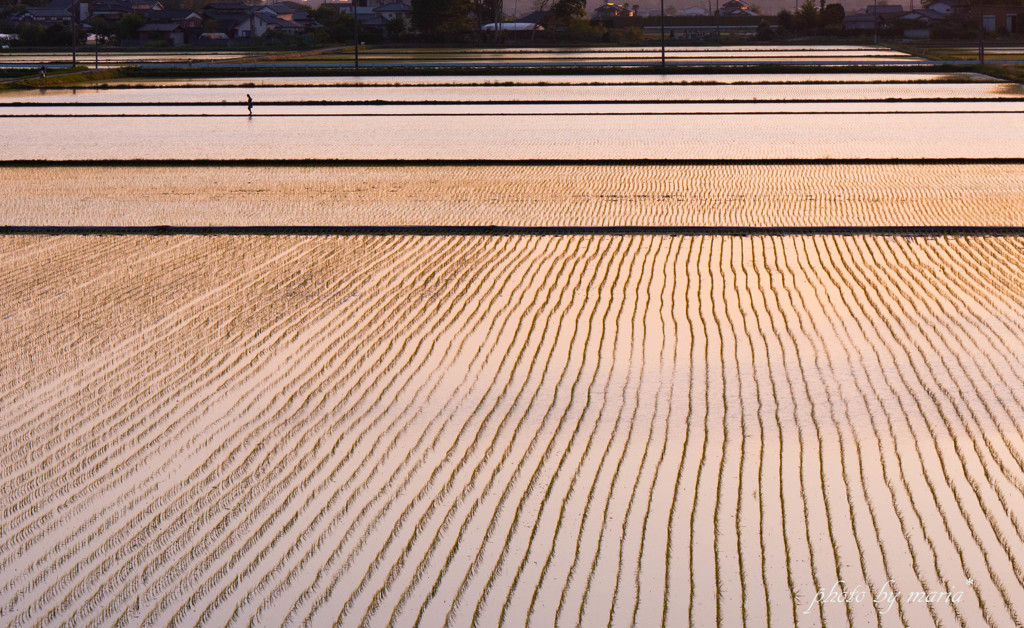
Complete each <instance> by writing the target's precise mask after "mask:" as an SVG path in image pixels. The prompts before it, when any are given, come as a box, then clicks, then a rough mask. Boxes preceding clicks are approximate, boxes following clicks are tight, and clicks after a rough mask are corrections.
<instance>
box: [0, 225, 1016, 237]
mask: <svg viewBox="0 0 1024 628" xmlns="http://www.w3.org/2000/svg"><path fill="white" fill-rule="evenodd" d="M0 235H43V236H61V235H78V236H96V235H105V236H139V235H142V236H180V235H201V236H221V235H224V236H237V235H257V236H295V235H299V236H338V235H341V236H356V235H369V236H405V235H413V236H452V235H466V236H580V235H623V236H624V235H669V236H675V235H679V236H694V235H718V236H786V235H800V236H807V235H850V236H855V235H880V236H902V237H940V236H980V237H984V236H1024V225H1020V226H1010V227H1008V226H962V225H868V226H839V227H837V226H811V227H808V226H771V227H757V226H743V227H734V226H721V227H719V226H699V225H670V226H663V225H623V226H516V225H327V226H322V225H251V226H237V225H223V226H213V225H211V226H170V225H142V226H115V225H101V226H56V225H38V226H36V225H30V226H21V225H0Z"/></svg>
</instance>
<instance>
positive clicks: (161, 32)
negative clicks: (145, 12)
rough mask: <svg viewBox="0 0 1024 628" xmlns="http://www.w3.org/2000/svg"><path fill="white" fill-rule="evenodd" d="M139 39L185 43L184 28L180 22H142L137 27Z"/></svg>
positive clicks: (177, 43) (175, 44)
mask: <svg viewBox="0 0 1024 628" xmlns="http://www.w3.org/2000/svg"><path fill="white" fill-rule="evenodd" d="M139 39H140V40H141V41H163V42H167V43H168V44H170V45H172V46H180V45H182V44H184V43H185V29H183V28H182V27H181V25H180V24H144V25H142V26H140V27H139Z"/></svg>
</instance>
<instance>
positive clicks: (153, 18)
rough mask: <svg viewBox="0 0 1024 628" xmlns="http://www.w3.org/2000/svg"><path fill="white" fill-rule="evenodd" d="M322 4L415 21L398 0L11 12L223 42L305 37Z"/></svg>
mask: <svg viewBox="0 0 1024 628" xmlns="http://www.w3.org/2000/svg"><path fill="white" fill-rule="evenodd" d="M320 7H326V8H328V9H333V10H334V11H335V12H337V13H347V14H350V15H351V14H353V12H354V13H355V15H356V16H357V18H358V19H359V23H360V24H361V25H363V26H365V27H368V28H373V27H379V28H383V27H384V25H385V24H387V23H388V22H389V21H390V20H395V19H398V20H402V21H403V22H405V23H406V24H408V23H409V20H410V16H411V15H412V7H411V6H410V5H409V4H407V3H405V2H401V1H393V0H376V1H374V0H347V1H341V2H333V1H332V2H324V1H323V0H311V1H310V2H294V1H291V0H284V1H281V2H273V3H268V4H250V3H247V2H241V1H240V0H222V1H215V2H210V3H209V4H206V5H205V6H202V7H199V8H195V9H187V8H186V9H177V8H169V7H166V6H165V5H164V4H163V3H162V2H161V1H160V0H52V2H50V3H49V4H47V5H45V6H42V7H28V8H25V9H23V10H21V11H17V12H15V13H12V14H11V15H9V16H7V17H6V18H5V19H4V21H3V23H4V25H5V26H7V27H8V28H17V27H20V26H23V25H25V24H38V25H40V26H43V27H49V26H53V25H64V26H67V27H70V26H71V25H72V24H73V23H75V22H77V23H78V25H79V26H80V27H81V28H82V29H84V30H85V31H87V32H88V31H92V30H96V31H99V30H101V29H100V28H98V25H99V24H102V23H106V24H114V23H117V22H119V21H121V20H123V19H124V18H125V17H127V16H138V23H139V26H138V27H137V30H136V31H135V32H136V33H137V38H138V40H139V41H140V42H148V41H162V42H166V43H168V44H171V45H182V44H204V43H208V44H223V43H228V42H234V41H251V40H254V39H257V38H260V37H264V36H266V35H267V34H268V33H270V32H272V31H276V32H277V33H279V34H290V35H304V34H307V33H310V32H311V31H313V30H315V29H317V28H320V26H321V25H320V23H318V22H317V20H316V19H315V18H314V17H313V15H312V12H313V11H314V10H315V9H317V8H320Z"/></svg>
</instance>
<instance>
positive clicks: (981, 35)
mask: <svg viewBox="0 0 1024 628" xmlns="http://www.w3.org/2000/svg"><path fill="white" fill-rule="evenodd" d="M978 63H980V64H981V65H985V0H978Z"/></svg>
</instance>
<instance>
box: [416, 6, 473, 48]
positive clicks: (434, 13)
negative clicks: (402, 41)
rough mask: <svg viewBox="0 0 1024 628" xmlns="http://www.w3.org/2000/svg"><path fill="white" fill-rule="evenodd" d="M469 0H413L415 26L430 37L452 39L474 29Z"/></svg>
mask: <svg viewBox="0 0 1024 628" xmlns="http://www.w3.org/2000/svg"><path fill="white" fill-rule="evenodd" d="M471 8H472V6H471V5H470V2H469V0H412V25H413V28H415V29H416V30H418V31H420V32H421V33H423V35H424V36H426V37H427V38H430V39H452V38H454V37H455V36H456V35H458V34H460V33H465V32H468V31H471V30H472V28H473V27H472V22H471V21H470V19H469V12H470V10H471Z"/></svg>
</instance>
